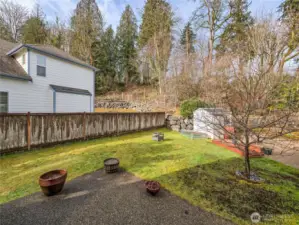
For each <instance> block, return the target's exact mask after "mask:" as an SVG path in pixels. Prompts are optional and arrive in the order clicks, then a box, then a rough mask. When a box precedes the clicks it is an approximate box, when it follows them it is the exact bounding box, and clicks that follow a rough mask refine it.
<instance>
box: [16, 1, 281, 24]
mask: <svg viewBox="0 0 299 225" xmlns="http://www.w3.org/2000/svg"><path fill="white" fill-rule="evenodd" d="M11 1H17V2H19V3H20V4H22V5H24V6H26V7H28V8H30V9H31V8H32V7H33V5H34V4H35V2H36V0H11ZM96 1H97V3H98V6H99V8H100V10H101V12H102V14H103V15H104V19H105V24H106V25H109V24H112V26H113V28H114V29H115V28H116V27H117V25H118V23H119V19H120V16H121V13H122V11H123V10H124V9H125V6H126V5H127V4H130V5H131V7H132V8H133V10H134V12H135V14H136V16H137V19H138V21H140V15H141V10H142V8H143V6H144V3H145V0H96ZM197 1H198V0H197ZM38 2H39V4H40V5H41V6H42V8H43V10H44V12H45V14H46V16H47V19H48V20H53V19H54V18H55V16H56V15H58V16H59V17H60V18H62V19H63V20H65V21H68V20H69V18H70V15H71V13H72V12H73V10H74V9H75V7H76V4H77V3H78V2H79V0H38ZM169 2H170V3H171V5H172V8H173V10H174V12H175V14H176V16H177V17H180V18H181V19H182V21H181V23H182V24H183V23H185V22H186V21H188V19H189V18H190V16H191V14H192V11H193V10H194V8H195V7H196V5H198V2H195V3H194V1H193V0H169ZM281 2H282V0H252V5H251V11H252V14H253V15H257V14H259V13H261V12H264V13H268V12H276V11H277V7H278V5H279V4H280V3H281Z"/></svg>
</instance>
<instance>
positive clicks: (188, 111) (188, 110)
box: [180, 98, 213, 117]
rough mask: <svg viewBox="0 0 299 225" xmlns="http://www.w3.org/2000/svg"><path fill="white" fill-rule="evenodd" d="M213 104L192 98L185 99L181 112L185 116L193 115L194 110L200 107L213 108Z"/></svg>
mask: <svg viewBox="0 0 299 225" xmlns="http://www.w3.org/2000/svg"><path fill="white" fill-rule="evenodd" d="M211 107H213V106H212V105H211V104H208V103H206V102H203V101H200V100H198V99H195V98H192V99H189V100H186V101H184V102H183V103H182V104H181V107H180V113H181V115H182V116H183V117H192V116H193V112H194V111H195V110H196V109H198V108H211Z"/></svg>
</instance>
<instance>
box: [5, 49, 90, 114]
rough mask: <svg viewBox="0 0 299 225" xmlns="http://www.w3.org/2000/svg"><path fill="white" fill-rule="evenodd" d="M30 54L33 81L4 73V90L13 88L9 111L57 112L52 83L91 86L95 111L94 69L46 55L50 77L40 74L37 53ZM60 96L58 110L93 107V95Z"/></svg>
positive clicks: (83, 87)
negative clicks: (54, 107) (54, 106)
mask: <svg viewBox="0 0 299 225" xmlns="http://www.w3.org/2000/svg"><path fill="white" fill-rule="evenodd" d="M28 54H30V56H29V58H30V65H29V66H28V67H29V68H28V70H29V72H30V76H31V77H32V79H33V81H32V82H30V81H20V80H15V79H8V78H1V77H0V91H7V92H9V112H11V113H13V112H15V113H17V112H28V111H30V112H53V90H52V89H51V88H50V86H49V85H50V84H54V85H59V86H66V87H72V88H80V89H86V90H89V92H90V93H92V95H93V96H92V102H91V111H93V110H94V105H93V99H94V73H93V71H92V70H91V69H88V68H85V67H82V66H79V65H76V64H72V63H68V62H65V61H62V60H59V59H57V58H52V57H48V56H46V77H42V76H37V75H36V63H37V53H36V52H34V51H30V52H29V53H28ZM28 54H27V57H26V59H27V62H28ZM19 58H20V59H19ZM17 60H22V59H21V55H18V57H17ZM65 96H67V98H65ZM59 97H61V99H59ZM56 98H57V100H56V101H57V103H58V104H59V107H57V106H56V112H60V111H61V112H78V109H80V110H81V109H82V110H81V111H86V112H89V111H90V96H82V98H78V95H75V94H65V95H62V94H60V93H57V95H56ZM87 104H88V107H87ZM78 105H82V107H81V106H80V107H78ZM83 106H84V107H83ZM83 109H84V110H83ZM59 110H60V111H59Z"/></svg>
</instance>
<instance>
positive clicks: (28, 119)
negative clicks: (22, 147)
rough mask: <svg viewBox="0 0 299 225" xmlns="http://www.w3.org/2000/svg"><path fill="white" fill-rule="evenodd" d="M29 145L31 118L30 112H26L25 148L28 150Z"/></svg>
mask: <svg viewBox="0 0 299 225" xmlns="http://www.w3.org/2000/svg"><path fill="white" fill-rule="evenodd" d="M30 147H31V120H30V112H28V113H27V149H28V150H30Z"/></svg>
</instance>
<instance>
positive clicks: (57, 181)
mask: <svg viewBox="0 0 299 225" xmlns="http://www.w3.org/2000/svg"><path fill="white" fill-rule="evenodd" d="M66 177H67V171H66V170H53V171H50V172H47V173H44V174H43V175H41V176H40V177H39V185H40V187H41V189H42V191H43V193H44V194H45V195H46V196H51V195H55V194H57V193H59V192H60V191H61V190H62V188H63V186H64V183H65V180H66Z"/></svg>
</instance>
